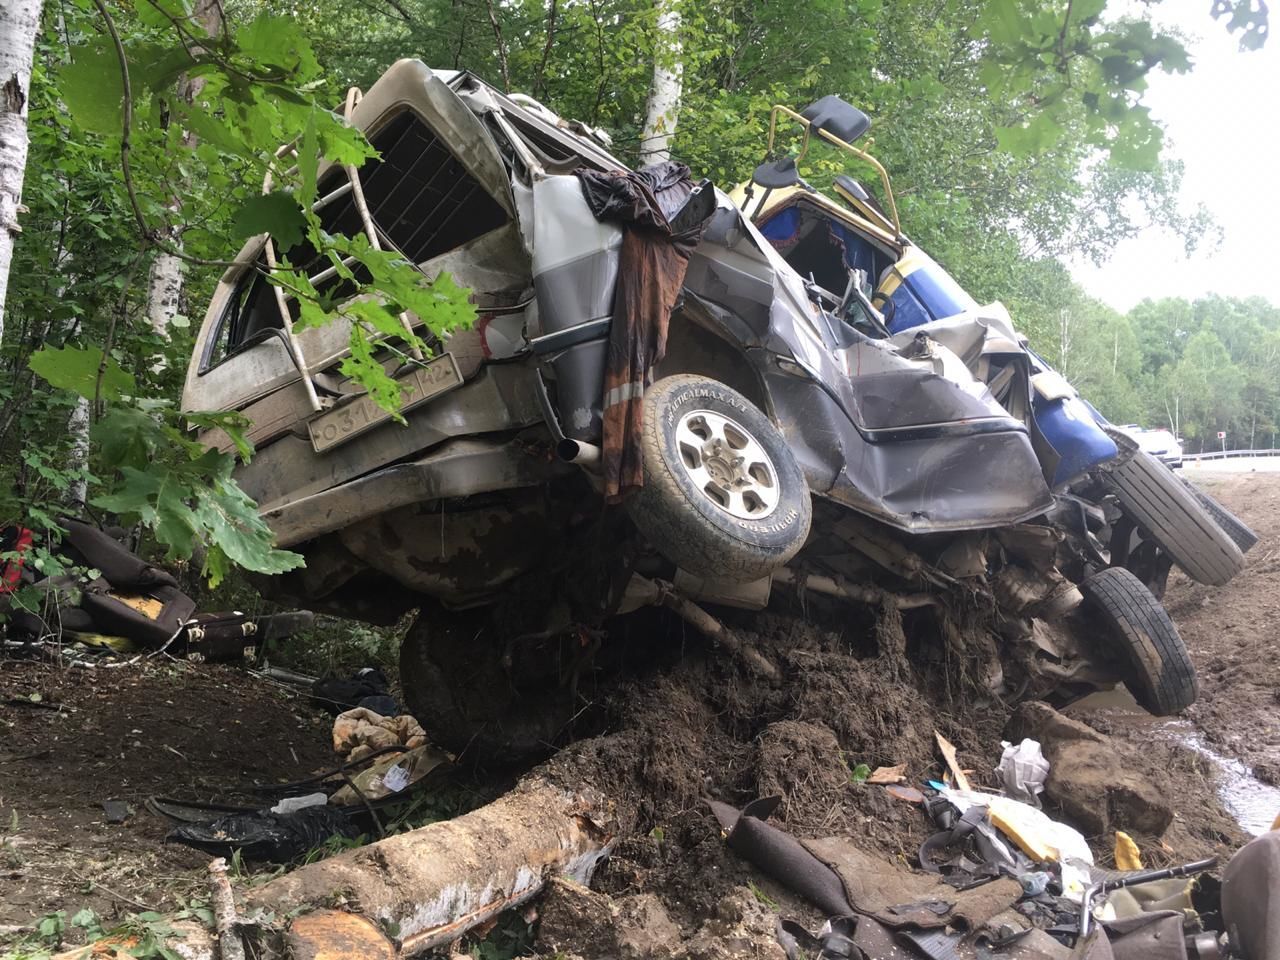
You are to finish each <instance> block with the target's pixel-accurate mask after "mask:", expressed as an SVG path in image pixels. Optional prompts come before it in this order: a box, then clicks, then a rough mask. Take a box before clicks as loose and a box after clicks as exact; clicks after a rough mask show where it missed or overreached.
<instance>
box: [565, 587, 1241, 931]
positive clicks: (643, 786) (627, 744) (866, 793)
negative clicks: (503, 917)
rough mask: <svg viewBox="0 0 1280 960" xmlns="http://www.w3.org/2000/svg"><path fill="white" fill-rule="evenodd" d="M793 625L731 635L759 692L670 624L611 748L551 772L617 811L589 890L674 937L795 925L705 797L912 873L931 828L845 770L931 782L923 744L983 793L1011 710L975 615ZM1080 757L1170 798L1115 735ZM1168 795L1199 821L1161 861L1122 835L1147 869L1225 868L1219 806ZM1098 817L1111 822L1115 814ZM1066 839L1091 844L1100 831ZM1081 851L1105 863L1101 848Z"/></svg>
mask: <svg viewBox="0 0 1280 960" xmlns="http://www.w3.org/2000/svg"><path fill="white" fill-rule="evenodd" d="M806 614H807V616H808V619H801V618H799V617H792V616H785V615H780V614H773V613H769V614H754V615H751V616H749V617H748V616H746V615H743V616H742V617H741V618H740V619H739V621H738V623H737V624H736V628H737V630H738V632H739V633H740V634H741V635H742V636H744V637H746V638H747V641H748V643H749V644H750V645H751V646H752V647H753V648H754V649H755V650H756V651H757V652H759V653H760V654H761V655H762V656H763V657H764V658H765V659H766V660H767V661H768V662H769V663H770V664H772V665H773V666H774V667H776V672H777V677H776V678H772V679H770V678H767V677H765V676H762V671H760V670H758V669H753V667H752V665H751V663H750V661H749V660H746V659H743V658H735V657H732V656H731V655H729V654H728V653H726V652H724V651H712V650H706V649H702V648H699V647H696V646H693V645H688V646H684V645H683V644H684V643H685V641H686V640H687V638H685V637H684V635H683V633H682V631H681V628H680V626H679V625H678V624H669V625H667V627H666V628H665V629H668V630H671V631H674V632H675V633H676V634H678V635H679V642H680V643H681V644H682V646H681V650H682V656H681V657H679V658H678V659H677V660H676V661H675V662H674V663H672V662H668V665H667V666H666V667H665V668H664V669H662V670H660V671H656V672H655V673H653V674H652V675H650V676H647V677H641V678H637V679H634V680H632V681H630V682H628V683H626V685H624V686H623V687H622V688H620V689H618V690H617V691H616V692H615V693H614V694H613V696H612V698H611V699H610V701H609V703H608V708H607V709H608V712H609V715H610V718H611V729H612V731H613V732H610V733H606V734H605V735H603V736H600V737H597V738H594V739H591V740H586V741H582V742H579V743H577V744H574V745H572V746H570V747H568V748H567V749H565V750H563V751H561V753H560V754H558V755H557V756H556V757H555V758H553V759H552V760H551V761H550V764H549V768H550V770H551V771H552V772H553V775H554V776H555V777H558V778H563V780H564V782H566V783H582V782H586V783H590V784H592V785H593V786H595V787H597V788H599V789H601V790H602V791H603V792H605V793H606V794H608V795H611V796H613V797H616V798H617V800H618V808H617V824H616V828H617V830H618V833H619V834H620V836H621V837H622V839H621V840H620V842H619V844H618V846H617V850H616V853H615V855H614V857H613V858H612V860H611V861H610V862H609V863H608V864H607V865H606V866H605V867H603V868H602V871H601V873H600V874H599V875H598V877H597V880H596V881H595V883H594V887H595V889H596V891H597V892H599V893H605V894H608V895H612V896H615V897H620V898H623V899H624V900H625V899H626V898H630V897H634V896H637V895H641V894H656V895H657V897H658V898H659V899H660V901H661V903H662V905H663V906H664V908H665V910H666V912H667V914H668V915H669V916H670V918H671V920H672V921H673V922H674V923H675V924H677V925H678V926H679V927H680V928H681V929H682V930H683V931H684V935H685V936H686V937H688V936H691V935H692V934H693V933H694V932H695V931H698V930H699V929H701V927H702V926H703V924H704V923H705V922H706V920H707V918H708V917H715V916H717V912H718V911H719V912H724V911H725V909H727V908H725V906H724V905H725V904H726V903H730V902H741V901H742V900H743V899H744V898H745V899H747V900H752V899H755V900H756V901H758V902H763V903H765V904H766V905H768V906H769V909H770V911H772V912H774V913H777V912H781V913H783V914H787V913H794V914H798V915H800V916H804V915H805V914H806V913H807V912H808V911H809V909H810V908H808V907H807V906H806V905H805V904H803V903H801V902H799V901H797V900H796V899H795V898H793V897H791V896H790V895H789V894H788V893H787V892H786V891H785V890H782V889H780V888H779V887H777V885H776V884H772V883H771V882H769V881H768V880H766V879H765V878H763V877H762V876H761V875H760V874H759V873H757V872H756V871H754V870H753V869H751V868H750V867H749V866H747V865H745V864H744V863H743V862H742V861H740V860H738V859H737V858H736V857H735V856H734V855H733V854H732V853H730V852H729V851H728V850H727V849H726V847H725V844H724V840H723V838H722V836H721V835H720V831H719V828H718V825H717V824H716V823H715V821H714V819H713V818H712V816H711V815H710V813H709V812H708V810H707V808H706V806H705V800H706V799H707V798H714V799H717V800H723V801H726V802H728V803H731V804H735V805H739V806H740V805H742V804H745V803H746V802H748V801H750V800H752V799H755V798H756V797H759V796H768V795H774V794H777V795H781V796H782V798H783V802H782V805H781V806H780V808H779V810H778V812H777V814H775V817H774V819H775V821H776V822H777V823H778V824H779V825H780V826H783V827H784V828H785V829H787V830H788V831H790V832H792V833H793V834H795V835H796V836H799V837H824V836H844V837H850V838H853V839H854V841H855V842H856V844H857V845H858V846H859V847H860V848H861V849H864V850H866V851H867V852H868V853H870V854H873V855H874V856H875V857H876V858H879V859H881V860H882V861H885V862H893V863H898V864H902V865H904V866H905V865H911V864H913V863H914V862H915V853H916V851H917V850H918V848H919V845H920V844H921V843H922V842H923V841H924V839H925V838H926V837H927V836H928V835H929V833H931V832H932V827H931V826H930V825H929V824H928V823H927V821H926V818H925V817H924V815H923V814H922V812H921V811H920V809H919V807H917V806H915V805H912V804H910V803H907V802H904V801H900V800H896V799H893V798H892V797H891V796H890V795H889V794H888V793H887V792H886V790H885V789H884V788H883V787H881V786H875V785H870V784H865V783H860V782H855V778H854V776H853V771H854V769H855V768H856V767H857V766H858V765H860V764H866V765H867V766H868V767H871V768H875V767H876V766H888V765H891V764H905V765H906V768H907V769H906V772H907V776H908V778H909V779H910V781H911V782H914V783H922V782H924V781H926V780H929V779H942V777H943V775H944V773H945V767H944V764H943V762H942V760H941V758H940V757H939V756H938V755H937V753H936V747H935V742H934V737H933V734H934V731H935V729H936V730H938V731H940V732H941V733H942V734H943V735H944V736H946V737H947V738H948V739H949V740H951V741H952V742H953V743H954V744H955V745H956V746H957V748H958V753H959V760H960V763H961V765H962V766H963V767H966V768H969V769H971V770H972V771H974V772H973V776H972V780H973V781H974V783H975V784H976V785H979V786H982V785H987V786H992V787H994V786H995V785H996V784H995V780H994V775H993V773H992V771H993V769H994V767H995V764H996V763H997V761H998V759H999V755H1000V749H1001V747H1000V742H1001V739H1002V738H1003V737H1004V736H1005V735H1006V728H1007V727H1008V724H1009V720H1010V717H1011V714H1012V712H1013V707H1012V705H1008V704H1005V703H1002V702H1001V701H1000V700H998V699H996V698H995V697H993V696H991V695H990V694H988V693H987V692H986V691H985V690H984V689H983V686H982V684H981V682H980V678H983V677H986V676H990V675H991V674H992V673H993V672H994V671H997V670H999V668H1000V663H999V661H998V659H996V647H995V644H994V642H993V640H992V638H991V636H990V634H989V632H988V631H987V629H986V627H985V625H984V624H983V622H982V620H981V618H980V617H979V616H977V615H976V614H972V615H971V616H970V617H969V619H968V620H967V621H963V620H961V619H960V618H956V619H951V618H946V617H939V616H935V615H933V614H932V613H930V614H928V615H925V616H920V615H917V616H915V617H912V618H911V619H910V620H908V622H907V623H906V624H904V623H903V622H902V621H901V620H899V619H898V617H897V614H896V611H894V612H892V613H891V614H889V615H888V616H885V615H883V614H880V615H878V616H868V618H867V620H866V622H863V623H859V624H852V625H849V626H846V627H845V628H843V629H838V628H836V627H833V626H832V625H831V623H830V622H827V624H826V625H825V626H824V625H823V621H822V620H821V618H820V617H815V611H813V610H808V611H806ZM650 639H651V642H653V643H654V644H655V647H657V646H660V645H661V644H662V643H663V642H666V641H668V640H670V639H671V638H670V637H665V638H664V637H663V636H661V635H660V631H655V633H654V634H653V635H652V636H651V638H650ZM1046 709H1047V708H1046ZM1079 726H1080V727H1081V729H1085V730H1087V729H1088V728H1087V727H1084V726H1083V725H1082V724H1081V725H1079ZM1089 742H1090V744H1091V745H1092V747H1093V748H1094V749H1095V752H1097V753H1099V754H1106V755H1107V762H1108V763H1109V765H1110V768H1111V769H1123V770H1125V772H1126V776H1127V778H1128V779H1127V781H1126V782H1128V783H1129V785H1130V786H1131V787H1132V788H1133V789H1132V790H1131V791H1130V793H1132V794H1134V795H1141V796H1143V797H1146V798H1148V799H1153V800H1154V799H1155V798H1158V796H1159V794H1160V793H1161V792H1163V791H1170V793H1172V791H1173V789H1174V787H1175V778H1173V777H1170V776H1169V775H1168V774H1166V773H1165V772H1164V771H1162V770H1160V769H1159V767H1158V766H1157V764H1159V763H1168V762H1170V761H1169V759H1168V757H1166V756H1165V754H1159V755H1158V756H1156V758H1155V759H1156V763H1154V764H1153V763H1150V762H1148V761H1147V759H1146V758H1145V757H1144V756H1143V754H1142V752H1141V751H1139V750H1137V749H1134V748H1133V746H1132V745H1131V744H1130V743H1129V742H1128V741H1127V740H1125V739H1124V737H1123V736H1120V737H1118V738H1117V739H1115V740H1114V741H1111V740H1108V739H1107V738H1106V737H1103V736H1100V735H1097V734H1095V735H1094V736H1093V737H1092V738H1089ZM1091 760H1094V761H1098V762H1101V759H1100V757H1098V756H1095V757H1092V758H1091ZM1094 786H1096V787H1097V788H1098V791H1099V792H1098V795H1097V797H1095V798H1094V805H1095V806H1097V807H1100V808H1103V809H1108V807H1107V804H1108V798H1107V795H1106V791H1105V789H1104V788H1105V787H1107V784H1094ZM1089 789H1090V787H1089V785H1082V786H1081V787H1080V789H1077V790H1076V791H1075V792H1074V794H1073V798H1074V800H1075V802H1076V806H1075V807H1074V808H1073V809H1076V810H1077V812H1079V811H1081V810H1087V809H1089V800H1088V796H1087V795H1088V791H1089ZM1176 789H1177V791H1178V793H1177V795H1178V797H1179V799H1180V801H1181V803H1180V804H1179V805H1180V807H1181V808H1182V809H1184V810H1185V809H1187V808H1188V798H1189V797H1194V800H1192V801H1191V802H1190V807H1191V809H1196V810H1201V811H1204V812H1203V813H1202V814H1200V815H1198V816H1197V817H1196V818H1194V819H1192V818H1190V817H1188V818H1187V819H1184V820H1181V821H1179V822H1176V823H1175V824H1174V827H1173V828H1172V829H1171V830H1169V831H1168V837H1169V839H1170V841H1171V844H1170V845H1169V846H1167V847H1164V848H1162V847H1161V846H1160V841H1159V839H1157V837H1156V836H1155V834H1156V833H1157V828H1158V827H1159V825H1160V824H1159V823H1158V822H1157V821H1158V820H1159V818H1158V817H1157V818H1147V819H1145V820H1143V822H1142V824H1141V825H1139V826H1132V825H1131V829H1133V831H1134V832H1135V833H1138V834H1141V835H1142V836H1143V839H1144V840H1146V841H1147V842H1148V843H1149V844H1151V845H1152V846H1153V853H1154V854H1155V856H1154V860H1164V859H1165V858H1167V860H1168V861H1178V860H1183V861H1185V860H1189V859H1195V858H1197V857H1199V856H1203V855H1206V854H1208V853H1215V852H1229V850H1231V849H1234V847H1235V846H1237V845H1238V844H1239V843H1240V842H1242V841H1243V839H1244V838H1243V836H1242V835H1241V834H1240V833H1239V831H1238V830H1234V829H1233V827H1232V826H1231V823H1230V820H1229V818H1227V817H1226V815H1225V814H1223V813H1222V811H1221V809H1220V807H1219V806H1218V803H1217V801H1216V798H1215V797H1214V787H1213V784H1212V782H1211V781H1209V780H1207V779H1200V780H1195V781H1188V780H1177V782H1176ZM1127 796H1128V795H1126V797H1127ZM1130 799H1131V798H1130ZM1112 806H1113V807H1115V808H1116V809H1115V811H1114V812H1115V813H1116V816H1117V817H1120V816H1122V807H1123V804H1120V803H1119V799H1117V801H1116V803H1114V804H1112ZM1162 809H1163V810H1164V811H1165V813H1167V811H1168V808H1167V807H1164V808H1162ZM1069 814H1070V810H1065V809H1064V808H1063V807H1062V806H1060V805H1056V806H1055V815H1059V816H1064V819H1068V820H1069V819H1070V817H1069ZM1086 819H1087V818H1086ZM1108 824H1109V822H1108ZM1081 826H1082V827H1083V828H1084V829H1085V832H1086V833H1089V832H1092V831H1090V829H1089V828H1090V827H1091V826H1093V827H1095V828H1096V826H1097V825H1096V824H1094V823H1093V822H1092V821H1090V822H1088V823H1083V824H1081ZM1143 826H1146V827H1149V828H1150V829H1148V830H1145V831H1144V830H1143V829H1141V827H1143ZM1090 839H1091V841H1093V842H1094V844H1095V849H1096V851H1097V853H1098V855H1099V859H1100V861H1102V862H1106V861H1107V860H1108V858H1109V855H1110V849H1111V845H1112V840H1113V838H1112V837H1111V835H1110V834H1109V833H1107V834H1102V833H1099V835H1098V836H1095V837H1091V838H1090ZM561 895H562V896H563V895H565V894H564V891H561ZM557 909H559V908H557ZM593 909H596V910H597V912H598V911H599V910H600V909H604V908H602V907H600V905H599V904H596V905H595V907H594V908H593ZM615 912H616V908H615ZM730 912H732V911H730ZM561 914H562V915H563V911H561ZM569 926H570V927H572V926H573V924H569ZM553 928H555V929H558V930H559V932H558V933H557V937H558V938H559V939H558V940H557V944H558V946H560V947H569V948H571V949H572V951H574V952H577V953H580V954H581V955H583V956H586V957H591V956H595V955H599V956H604V955H605V954H604V953H597V952H593V951H592V950H591V949H590V947H589V944H590V937H589V936H586V937H584V938H583V939H582V940H581V941H577V942H574V941H573V937H572V935H571V933H572V931H570V932H568V933H566V932H565V930H564V928H563V927H556V925H555V924H553ZM685 946H686V948H687V947H688V945H687V944H686V945H685ZM757 946H759V945H758V944H757ZM760 949H763V947H760ZM674 955H680V956H684V955H686V954H679V953H677V954H674ZM689 955H691V954H689Z"/></svg>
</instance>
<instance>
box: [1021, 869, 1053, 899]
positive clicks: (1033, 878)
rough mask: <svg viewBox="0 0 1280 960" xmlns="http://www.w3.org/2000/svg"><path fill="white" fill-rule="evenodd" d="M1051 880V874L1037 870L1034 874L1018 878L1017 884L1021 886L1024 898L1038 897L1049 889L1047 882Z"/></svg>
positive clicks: (1026, 874)
mask: <svg viewBox="0 0 1280 960" xmlns="http://www.w3.org/2000/svg"><path fill="white" fill-rule="evenodd" d="M1052 879H1053V875H1052V874H1048V873H1045V872H1044V871H1043V870H1037V871H1035V872H1034V873H1024V874H1023V875H1022V876H1020V877H1019V878H1018V882H1019V883H1021V884H1022V895H1023V896H1024V897H1038V896H1040V894H1042V893H1044V892H1045V890H1047V889H1048V888H1049V881H1051V880H1052Z"/></svg>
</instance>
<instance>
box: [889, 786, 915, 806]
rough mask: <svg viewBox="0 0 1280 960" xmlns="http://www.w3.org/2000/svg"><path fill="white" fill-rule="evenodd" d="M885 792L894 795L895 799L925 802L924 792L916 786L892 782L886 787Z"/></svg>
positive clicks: (908, 801)
mask: <svg viewBox="0 0 1280 960" xmlns="http://www.w3.org/2000/svg"><path fill="white" fill-rule="evenodd" d="M884 789H885V793H887V794H889V796H891V797H893V798H894V799H895V800H905V801H906V802H907V803H924V794H923V793H921V792H920V791H919V790H917V789H916V788H915V787H907V786H903V785H902V784H898V783H891V784H889V785H888V786H886V787H885V788H884Z"/></svg>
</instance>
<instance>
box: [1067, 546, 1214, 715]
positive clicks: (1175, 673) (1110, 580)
mask: <svg viewBox="0 0 1280 960" xmlns="http://www.w3.org/2000/svg"><path fill="white" fill-rule="evenodd" d="M1080 590H1081V592H1082V593H1083V594H1084V601H1085V612H1086V615H1087V616H1088V618H1089V620H1090V622H1091V625H1092V626H1094V627H1096V628H1098V629H1099V630H1100V632H1101V635H1102V636H1103V637H1104V638H1105V639H1106V641H1107V643H1108V652H1109V653H1114V654H1115V655H1117V656H1118V658H1119V659H1120V660H1121V662H1122V663H1123V667H1122V676H1123V679H1124V685H1125V686H1126V687H1128V688H1129V692H1130V693H1131V694H1133V698H1134V699H1135V700H1137V701H1138V705H1139V706H1141V707H1142V708H1143V709H1144V710H1146V711H1147V712H1148V713H1152V714H1154V715H1155V716H1157V717H1166V716H1169V715H1171V714H1175V713H1178V712H1180V711H1182V710H1185V709H1186V708H1187V707H1189V706H1191V704H1193V703H1195V701H1196V694H1197V685H1196V669H1195V667H1194V666H1193V665H1192V663H1191V656H1190V655H1189V654H1188V653H1187V647H1186V644H1184V643H1183V642H1182V637H1180V636H1179V635H1178V630H1177V628H1176V627H1174V625H1173V621H1171V620H1170V619H1169V614H1168V613H1167V612H1166V611H1165V609H1164V607H1163V606H1162V605H1161V603H1160V601H1159V600H1157V599H1156V598H1155V597H1154V596H1152V595H1151V591H1150V590H1148V589H1147V588H1146V586H1144V585H1143V583H1142V581H1141V580H1139V579H1138V578H1137V577H1135V576H1134V575H1133V574H1132V573H1130V572H1129V571H1128V570H1126V569H1124V568H1123V567H1109V568H1108V569H1106V570H1102V571H1101V572H1099V573H1096V574H1094V575H1093V576H1092V577H1090V578H1089V579H1087V580H1085V581H1084V583H1082V584H1080Z"/></svg>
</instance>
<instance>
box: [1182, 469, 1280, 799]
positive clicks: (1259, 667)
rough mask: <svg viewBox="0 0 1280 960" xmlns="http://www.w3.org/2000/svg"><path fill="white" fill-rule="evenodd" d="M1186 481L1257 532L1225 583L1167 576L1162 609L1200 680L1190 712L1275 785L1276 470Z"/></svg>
mask: <svg viewBox="0 0 1280 960" xmlns="http://www.w3.org/2000/svg"><path fill="white" fill-rule="evenodd" d="M1190 478H1191V480H1192V482H1194V483H1196V484H1197V485H1198V486H1200V487H1202V488H1203V489H1204V490H1205V492H1207V493H1208V494H1209V495H1210V496H1212V497H1214V498H1215V499H1217V500H1218V501H1220V502H1221V503H1222V504H1223V506H1225V507H1226V508H1227V509H1228V510H1231V511H1232V512H1233V513H1235V514H1236V515H1237V516H1239V517H1240V518H1242V519H1243V520H1244V521H1245V522H1246V523H1247V524H1249V526H1250V527H1251V528H1252V529H1253V531H1254V532H1255V533H1256V534H1258V537H1259V539H1258V543H1257V544H1256V545H1255V546H1254V547H1253V549H1252V550H1250V551H1249V553H1247V554H1246V555H1245V560H1246V565H1245V569H1244V571H1243V572H1242V573H1241V574H1240V575H1239V576H1237V577H1236V578H1235V579H1234V580H1232V581H1231V582H1230V583H1229V584H1227V585H1226V586H1225V587H1206V586H1204V585H1202V584H1199V583H1193V582H1192V581H1191V580H1189V579H1187V578H1186V577H1184V576H1182V575H1181V574H1180V573H1178V572H1177V571H1175V573H1174V575H1173V577H1172V578H1171V581H1170V584H1169V592H1168V595H1167V596H1166V598H1165V606H1166V607H1167V608H1168V610H1169V615H1170V616H1171V617H1172V618H1173V620H1174V623H1176V624H1177V627H1178V631H1179V632H1180V633H1181V634H1182V639H1183V640H1184V641H1186V644H1187V648H1188V649H1189V650H1190V651H1191V656H1192V659H1193V660H1194V661H1195V664H1196V669H1197V672H1198V673H1199V678H1200V699H1199V701H1198V702H1197V703H1196V704H1195V706H1193V707H1192V708H1191V711H1190V716H1191V719H1192V720H1193V721H1194V723H1195V724H1196V726H1197V727H1199V728H1200V729H1201V730H1202V731H1203V733H1204V736H1205V738H1206V739H1207V740H1208V741H1209V742H1210V743H1211V744H1212V745H1213V746H1214V748H1215V749H1216V750H1218V751H1219V752H1220V753H1223V754H1226V755H1227V756H1230V757H1234V758H1238V759H1240V760H1243V761H1244V762H1245V763H1247V764H1248V765H1249V766H1250V767H1252V769H1253V773H1254V776H1256V777H1257V778H1258V779H1259V780H1262V781H1263V782H1264V783H1270V784H1273V785H1276V786H1280V474H1277V473H1241V474H1201V473H1193V474H1192V475H1191V477H1190ZM1277 812H1278V813H1280V811H1277Z"/></svg>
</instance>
